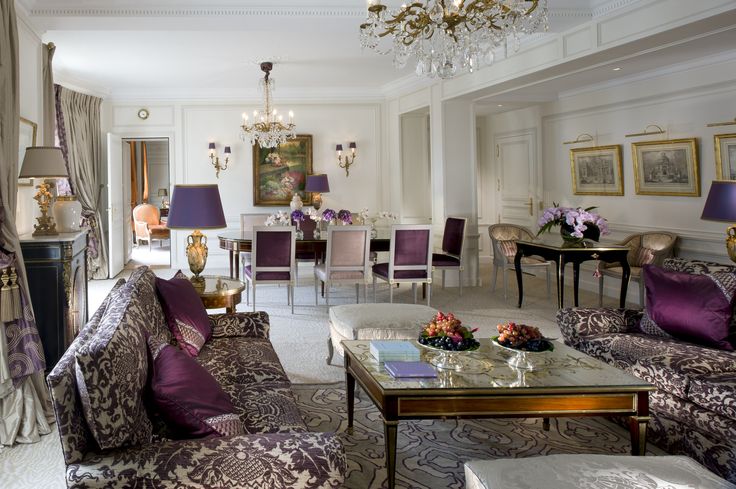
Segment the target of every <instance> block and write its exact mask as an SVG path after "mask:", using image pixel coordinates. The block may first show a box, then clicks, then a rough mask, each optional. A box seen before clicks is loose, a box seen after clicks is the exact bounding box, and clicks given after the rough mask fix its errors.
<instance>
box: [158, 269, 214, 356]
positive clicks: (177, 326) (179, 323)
mask: <svg viewBox="0 0 736 489" xmlns="http://www.w3.org/2000/svg"><path fill="white" fill-rule="evenodd" d="M179 276H180V275H179V274H178V273H177V275H176V276H174V278H172V279H171V280H164V279H162V278H156V291H157V292H158V297H159V300H160V301H161V306H162V307H163V309H164V314H165V315H166V322H167V323H168V325H169V329H170V330H171V333H172V334H173V335H174V337H175V338H176V341H177V342H178V343H179V347H180V348H181V349H182V350H184V351H185V352H187V353H188V354H189V355H191V356H193V357H196V356H197V355H199V350H201V349H202V346H204V344H205V342H207V340H208V339H210V336H212V326H211V325H210V318H209V316H207V310H206V309H205V308H204V304H202V300H201V299H200V298H199V294H197V291H196V290H195V289H194V286H193V285H192V283H191V282H190V281H189V280H186V279H180V278H177V277H179Z"/></svg>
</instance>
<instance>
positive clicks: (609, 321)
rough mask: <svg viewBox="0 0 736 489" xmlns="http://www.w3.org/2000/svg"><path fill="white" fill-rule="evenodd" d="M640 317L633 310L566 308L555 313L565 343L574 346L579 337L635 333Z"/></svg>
mask: <svg viewBox="0 0 736 489" xmlns="http://www.w3.org/2000/svg"><path fill="white" fill-rule="evenodd" d="M641 316H642V311H639V310H634V309H611V308H600V309H585V308H567V309H560V310H559V311H557V325H558V326H559V327H560V331H561V332H562V337H563V338H564V339H565V343H566V344H568V345H571V346H576V345H577V344H578V343H579V341H580V338H581V337H585V336H592V335H598V334H611V333H629V332H632V331H636V330H637V328H638V325H639V321H640V320H641Z"/></svg>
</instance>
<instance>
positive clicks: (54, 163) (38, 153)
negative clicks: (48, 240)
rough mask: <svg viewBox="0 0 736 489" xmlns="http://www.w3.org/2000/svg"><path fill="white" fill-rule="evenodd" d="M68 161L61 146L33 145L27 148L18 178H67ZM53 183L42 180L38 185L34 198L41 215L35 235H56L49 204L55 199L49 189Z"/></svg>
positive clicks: (35, 226)
mask: <svg viewBox="0 0 736 489" xmlns="http://www.w3.org/2000/svg"><path fill="white" fill-rule="evenodd" d="M68 176H69V174H68V173H67V171H66V163H65V162H64V156H63V154H62V153H61V148H55V147H52V146H31V147H28V148H26V154H25V156H24V157H23V165H22V167H21V170H20V175H18V178H66V177H68ZM52 185H53V184H52V183H48V182H45V181H44V182H42V183H40V184H38V186H36V188H37V189H38V192H36V195H35V196H34V197H33V199H34V200H35V201H36V202H38V207H39V209H41V215H40V216H39V217H37V218H36V220H37V221H38V224H34V225H33V228H34V229H35V231H33V236H56V235H58V234H59V232H58V231H57V230H56V223H55V222H54V218H53V217H52V216H50V215H49V206H50V205H51V202H52V201H53V195H52V194H51V192H50V191H49V189H50V188H51V187H52Z"/></svg>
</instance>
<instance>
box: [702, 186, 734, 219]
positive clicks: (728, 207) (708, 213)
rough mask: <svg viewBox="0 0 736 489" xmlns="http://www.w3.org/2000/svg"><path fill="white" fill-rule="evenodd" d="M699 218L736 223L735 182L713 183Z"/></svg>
mask: <svg viewBox="0 0 736 489" xmlns="http://www.w3.org/2000/svg"><path fill="white" fill-rule="evenodd" d="M700 218H701V219H705V220H707V221H729V222H736V181H722V180H714V181H713V183H712V184H711V186H710V192H708V199H707V200H706V201H705V208H703V215H702V216H701V217H700Z"/></svg>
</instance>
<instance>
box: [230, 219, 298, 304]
mask: <svg viewBox="0 0 736 489" xmlns="http://www.w3.org/2000/svg"><path fill="white" fill-rule="evenodd" d="M295 248H296V228H295V227H294V226H254V227H253V255H252V258H253V260H252V261H251V264H250V265H247V266H245V267H244V268H243V278H244V279H245V296H246V303H249V302H250V288H251V286H252V287H253V311H254V312H255V310H256V285H257V284H277V285H281V284H284V285H286V300H287V304H290V305H291V313H292V314H294V268H295V255H294V250H295Z"/></svg>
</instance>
